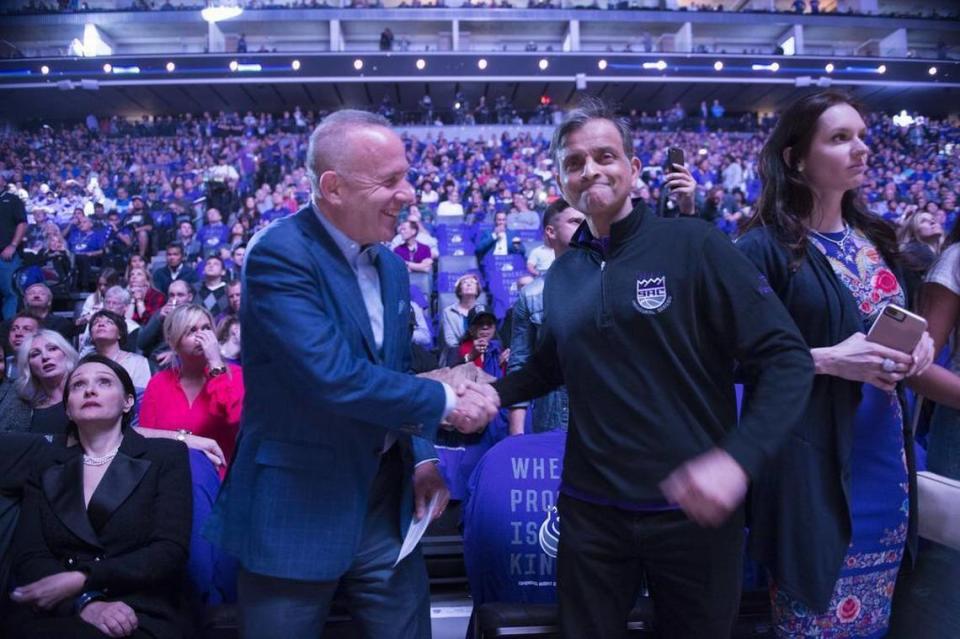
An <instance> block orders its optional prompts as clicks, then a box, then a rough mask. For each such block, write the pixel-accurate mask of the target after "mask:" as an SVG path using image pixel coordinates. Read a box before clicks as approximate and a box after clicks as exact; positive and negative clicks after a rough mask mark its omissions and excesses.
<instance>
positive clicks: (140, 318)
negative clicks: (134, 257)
mask: <svg viewBox="0 0 960 639" xmlns="http://www.w3.org/2000/svg"><path fill="white" fill-rule="evenodd" d="M127 288H128V289H129V290H130V296H131V297H132V298H133V315H132V317H131V318H130V319H132V320H133V321H134V322H136V323H137V324H139V325H140V326H146V324H147V322H149V321H150V318H151V317H153V314H154V313H156V312H157V311H159V310H160V307H162V306H163V305H164V303H166V301H167V296H166V295H164V294H163V293H161V292H160V291H158V290H157V289H155V288H154V287H153V279H152V278H151V277H150V273H149V272H148V271H147V269H145V268H142V267H139V266H137V267H133V268H131V269H130V273H129V275H128V276H127Z"/></svg>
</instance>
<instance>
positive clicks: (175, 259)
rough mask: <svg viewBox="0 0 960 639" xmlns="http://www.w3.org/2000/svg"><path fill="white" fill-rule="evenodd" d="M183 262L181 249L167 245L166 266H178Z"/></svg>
mask: <svg viewBox="0 0 960 639" xmlns="http://www.w3.org/2000/svg"><path fill="white" fill-rule="evenodd" d="M182 262H183V249H181V248H180V247H179V246H171V247H167V266H169V267H170V268H178V267H179V266H180V264H181V263H182Z"/></svg>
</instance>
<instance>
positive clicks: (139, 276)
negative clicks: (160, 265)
mask: <svg viewBox="0 0 960 639" xmlns="http://www.w3.org/2000/svg"><path fill="white" fill-rule="evenodd" d="M129 280H130V288H131V289H133V288H146V287H147V286H149V284H148V283H147V272H146V271H145V270H144V269H142V268H131V269H130V278H129Z"/></svg>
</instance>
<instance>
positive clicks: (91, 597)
mask: <svg viewBox="0 0 960 639" xmlns="http://www.w3.org/2000/svg"><path fill="white" fill-rule="evenodd" d="M103 597H104V593H102V592H100V591H99V590H88V591H86V592H82V593H80V594H79V595H78V596H77V598H76V599H74V600H73V611H74V612H75V613H77V614H80V611H81V610H83V609H84V608H85V607H86V605H87V604H88V603H91V602H94V601H98V600H100V599H103Z"/></svg>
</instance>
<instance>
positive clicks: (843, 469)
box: [738, 91, 933, 637]
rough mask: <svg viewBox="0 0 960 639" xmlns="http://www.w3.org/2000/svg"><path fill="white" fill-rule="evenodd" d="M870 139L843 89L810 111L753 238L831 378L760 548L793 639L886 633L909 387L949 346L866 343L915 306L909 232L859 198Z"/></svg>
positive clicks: (761, 504) (773, 153)
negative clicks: (907, 283)
mask: <svg viewBox="0 0 960 639" xmlns="http://www.w3.org/2000/svg"><path fill="white" fill-rule="evenodd" d="M865 137H866V125H865V124H864V121H863V117H862V115H861V111H860V110H859V108H858V107H857V106H856V105H854V104H853V103H852V102H851V100H850V99H849V98H848V97H847V96H846V95H844V94H843V93H839V92H833V91H828V92H824V93H818V94H813V95H809V96H806V97H803V98H801V99H800V100H798V101H797V102H796V103H794V104H793V105H792V106H791V107H790V108H789V109H787V110H786V111H785V112H784V113H783V114H782V115H781V117H780V120H779V122H778V124H777V126H776V128H775V129H774V131H773V133H772V134H771V136H770V138H769V139H768V140H767V143H766V144H765V146H764V148H763V151H762V152H761V156H760V167H759V168H760V174H761V177H762V179H763V191H762V193H761V195H760V199H759V201H758V204H757V213H756V215H755V216H754V217H753V219H752V220H751V222H750V224H749V225H748V227H747V229H748V230H747V232H746V234H745V235H744V236H743V237H742V238H741V239H740V240H739V242H738V246H739V247H740V248H741V249H742V250H743V251H744V253H745V254H746V255H747V256H748V257H749V258H750V259H751V260H752V261H753V262H754V263H755V264H756V265H757V267H758V268H759V269H760V272H761V275H759V276H758V280H757V286H756V289H755V290H754V291H749V292H746V294H752V295H757V296H765V295H772V294H776V295H778V296H779V297H780V299H781V300H782V301H783V303H784V305H785V306H786V308H787V310H788V311H789V312H790V314H791V315H792V316H793V318H794V320H795V321H796V322H797V325H798V327H799V328H800V331H801V333H803V335H804V338H805V339H806V341H807V344H808V345H809V346H810V349H811V355H812V356H813V359H814V363H815V366H816V371H817V378H816V381H815V383H814V388H813V392H812V394H811V397H810V400H809V403H808V406H807V409H806V416H805V417H804V420H803V422H802V423H801V425H800V427H799V428H798V429H797V430H796V431H795V432H794V433H793V435H792V436H791V440H790V442H789V443H788V444H787V446H785V447H784V449H783V450H782V451H781V453H780V454H779V456H778V458H777V459H776V461H775V463H771V464H770V466H769V471H768V474H767V476H765V477H763V478H761V479H760V480H758V481H756V482H754V484H753V490H754V494H753V503H752V511H753V521H752V523H751V531H750V535H751V540H750V544H751V551H752V552H753V554H754V556H755V557H756V558H757V559H758V560H759V561H760V562H761V563H763V564H764V565H765V566H766V567H767V569H768V570H769V572H770V577H771V599H772V601H773V612H774V625H775V628H776V632H777V635H778V636H779V637H797V636H810V635H815V636H822V635H824V634H828V635H829V636H831V637H882V636H883V635H884V634H885V633H886V631H887V627H888V624H889V617H890V609H891V601H892V598H893V592H894V585H895V583H896V579H897V574H898V571H899V569H900V563H901V561H902V559H903V555H904V549H905V547H906V546H907V545H908V542H909V543H910V544H915V540H916V526H915V523H916V517H915V513H916V509H915V496H916V490H915V487H916V478H915V469H914V465H913V447H912V441H911V438H910V437H905V436H904V424H905V420H904V416H903V410H902V402H901V398H900V396H899V393H898V392H897V391H898V389H899V385H900V383H901V382H902V381H903V380H904V379H908V378H912V377H915V376H917V375H919V374H921V373H923V372H924V371H925V370H926V369H927V367H928V366H929V365H930V363H931V362H932V360H933V343H932V340H931V339H930V336H929V335H928V334H926V333H924V334H923V335H922V336H921V337H920V340H919V343H918V344H917V346H916V348H915V349H914V351H913V353H909V354H908V353H902V352H900V351H897V350H894V349H892V348H887V347H884V346H881V345H880V344H876V343H873V342H869V341H867V340H866V339H865V335H864V334H865V333H866V332H867V331H868V330H869V328H870V326H871V324H872V323H873V321H874V319H875V318H876V317H877V316H878V315H879V314H880V313H881V311H882V309H883V308H884V307H885V306H886V305H887V304H891V303H892V304H897V305H899V306H905V305H906V304H907V300H908V299H909V296H908V294H907V292H906V290H905V288H904V286H903V284H902V280H901V279H900V277H899V268H898V265H897V260H898V251H897V238H896V234H895V232H894V229H893V227H892V226H890V225H889V224H888V223H886V222H884V221H883V220H882V219H880V218H878V217H875V216H873V215H871V214H869V213H868V212H867V209H866V206H865V205H864V204H863V202H862V200H861V199H860V197H859V195H858V187H859V186H860V185H861V183H862V182H863V180H864V174H865V172H866V168H867V164H866V162H867V156H868V153H869V149H868V148H867V145H866V143H865V141H864V139H865ZM751 373H752V372H751V371H744V375H745V378H746V392H745V400H744V401H745V402H749V401H750V395H751V391H752V389H751V385H750V379H751Z"/></svg>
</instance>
